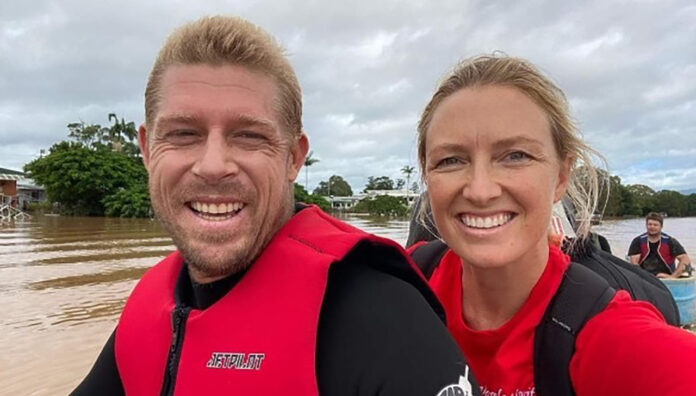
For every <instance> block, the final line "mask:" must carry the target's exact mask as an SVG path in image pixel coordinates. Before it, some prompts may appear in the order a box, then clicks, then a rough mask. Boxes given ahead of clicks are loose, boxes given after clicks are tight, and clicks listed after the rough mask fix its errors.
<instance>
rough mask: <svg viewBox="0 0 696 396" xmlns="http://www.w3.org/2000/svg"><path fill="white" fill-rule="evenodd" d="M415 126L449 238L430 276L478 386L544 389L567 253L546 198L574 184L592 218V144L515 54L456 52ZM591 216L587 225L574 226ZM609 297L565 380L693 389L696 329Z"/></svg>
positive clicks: (555, 93) (523, 391)
mask: <svg viewBox="0 0 696 396" xmlns="http://www.w3.org/2000/svg"><path fill="white" fill-rule="evenodd" d="M418 135H419V136H418V156H419V161H420V166H421V174H422V175H424V181H425V183H426V185H427V188H428V191H429V202H427V201H428V200H425V201H426V205H427V204H429V205H430V206H431V209H432V214H433V219H434V222H435V225H436V227H437V230H438V231H439V233H440V235H441V238H442V240H443V241H444V242H445V243H446V244H447V245H448V246H449V248H450V249H449V250H448V251H447V252H446V253H445V254H444V256H442V258H441V259H439V262H438V265H437V267H436V268H435V270H434V272H433V273H432V276H431V278H430V282H431V285H432V287H433V289H434V290H435V292H436V294H437V295H438V297H439V298H440V300H441V302H442V303H443V305H444V307H445V310H446V312H447V318H448V328H449V330H450V332H451V333H452V334H453V336H454V338H455V339H456V340H457V342H458V344H459V345H460V347H461V349H462V351H463V352H464V354H465V355H466V356H467V357H468V358H469V360H470V364H471V367H472V370H473V372H474V375H475V376H476V378H477V379H478V380H479V383H480V384H481V389H482V391H483V393H484V394H490V395H533V394H536V391H537V388H538V386H537V385H538V384H536V383H535V382H537V381H535V375H534V374H535V372H534V371H535V368H534V361H533V348H534V342H535V330H536V328H537V326H538V325H539V323H540V321H541V319H542V317H543V316H544V313H545V311H546V309H547V307H548V306H549V305H550V303H551V301H552V298H553V297H554V296H555V295H556V293H557V291H558V290H559V286H560V285H561V281H562V279H563V277H564V273H565V272H566V270H567V268H568V267H569V259H568V257H567V256H566V255H564V254H563V253H562V252H561V251H560V250H559V249H558V248H557V247H555V246H553V245H551V244H549V238H548V237H549V222H550V217H551V212H552V206H553V204H554V203H555V202H558V201H559V200H560V199H561V197H562V196H563V195H564V194H567V195H568V196H570V197H571V198H572V199H573V201H574V204H575V207H576V209H577V210H578V212H580V215H579V216H578V217H580V218H582V217H585V218H588V219H589V216H587V215H588V214H590V213H592V212H593V210H594V208H595V206H596V202H597V186H598V181H597V173H596V172H595V170H594V168H593V167H592V165H591V160H590V156H591V155H592V154H593V151H592V149H590V148H589V147H588V146H587V145H586V144H585V143H584V142H583V141H582V140H581V139H580V138H579V136H578V133H577V130H576V127H575V125H574V123H573V121H572V119H571V117H570V115H569V111H568V104H567V101H566V99H565V96H564V94H563V93H562V91H561V90H560V89H559V88H558V87H556V86H555V85H554V84H553V83H552V82H551V81H550V80H549V79H547V78H546V77H544V76H543V75H542V74H541V73H540V72H539V71H538V70H537V69H536V68H535V67H534V66H533V65H531V64H530V63H528V62H526V61H524V60H521V59H517V58H510V57H498V56H483V57H477V58H474V59H470V60H467V61H464V62H462V63H460V64H459V65H457V66H456V67H455V69H454V70H453V71H452V72H451V74H449V75H448V76H447V77H446V78H445V80H444V81H443V82H442V83H441V84H440V86H439V87H438V89H437V90H436V92H435V94H434V95H433V97H432V99H431V100H430V102H429V103H428V105H427V106H426V108H425V110H424V112H423V115H422V117H421V120H420V123H419V126H418ZM580 165H582V166H581V167H580ZM578 169H581V170H582V178H583V183H582V185H581V184H580V183H579V180H578V179H579V177H578V173H580V172H578ZM426 210H427V207H421V212H422V213H425V211H426ZM582 214H585V216H583V215H582ZM588 230H589V224H583V225H581V226H580V227H579V228H578V234H579V236H580V237H582V236H585V235H586V234H587V232H588ZM607 302H608V304H607V306H606V307H605V308H604V309H603V310H602V311H601V312H599V313H597V314H596V315H595V316H594V317H592V318H591V319H590V320H589V321H588V322H587V323H586V324H585V326H584V327H583V328H582V330H581V331H580V332H579V334H578V336H577V339H576V341H575V352H574V354H573V355H572V360H571V362H570V365H569V367H568V370H569V373H570V382H571V383H572V389H571V390H569V392H568V393H572V392H575V393H576V394H578V395H609V394H611V395H629V394H630V395H642V394H654V393H659V394H692V392H694V389H696V379H695V376H694V375H693V371H694V370H696V337H694V336H693V335H690V334H689V333H687V332H685V331H683V330H680V329H678V328H674V327H669V326H668V325H666V324H665V322H664V320H663V318H662V316H661V315H660V314H659V313H658V311H657V310H656V309H654V308H653V307H652V306H651V305H649V304H647V303H644V302H636V301H631V299H630V297H629V296H628V294H627V293H625V292H623V291H620V292H617V293H616V294H613V295H610V296H609V298H608V299H607Z"/></svg>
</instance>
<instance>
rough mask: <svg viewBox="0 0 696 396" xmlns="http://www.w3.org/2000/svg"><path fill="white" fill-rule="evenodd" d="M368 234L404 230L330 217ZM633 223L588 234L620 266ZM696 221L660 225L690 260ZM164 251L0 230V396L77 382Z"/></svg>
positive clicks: (105, 236) (636, 227)
mask: <svg viewBox="0 0 696 396" xmlns="http://www.w3.org/2000/svg"><path fill="white" fill-rule="evenodd" d="M339 217H341V218H342V219H343V220H345V221H348V222H349V223H351V224H353V225H354V226H356V227H359V228H361V229H363V230H366V231H368V232H372V233H375V234H378V235H380V236H384V237H387V238H391V239H394V240H396V241H398V242H399V243H404V242H405V241H406V236H407V232H408V221H407V220H403V219H402V220H397V219H390V218H385V217H370V216H359V215H344V216H339ZM643 229H644V225H643V220H642V219H635V220H624V221H607V222H604V223H603V224H602V225H601V226H599V227H598V228H597V230H598V231H599V232H601V233H602V234H604V235H606V236H607V238H608V239H609V241H610V242H611V244H612V248H613V250H614V252H615V254H616V255H618V256H622V255H624V254H625V252H626V250H627V249H628V245H629V243H630V241H631V238H633V236H635V235H637V234H639V233H640V232H642V230H643ZM695 230H696V218H691V219H666V223H665V231H666V232H668V233H672V234H673V236H675V237H677V238H679V240H680V241H681V242H682V244H683V245H684V247H685V248H686V249H687V251H688V252H689V253H691V254H692V257H693V255H695V254H696V252H694V251H693V249H694V248H696V232H694V231H695ZM173 249H174V246H173V245H172V242H171V239H169V237H167V235H165V233H164V232H163V230H162V229H161V227H160V226H159V224H158V223H157V222H155V221H152V220H142V219H104V218H71V217H34V218H32V219H31V220H28V221H26V222H21V223H19V222H18V223H14V224H7V223H4V224H2V223H0V305H1V306H2V307H3V308H4V309H5V310H8V309H9V314H7V313H5V314H4V315H2V317H1V319H0V390H1V391H0V393H2V394H12V395H14V394H18V395H25V394H33V395H54V394H66V393H68V392H69V391H70V390H71V389H72V388H73V387H74V386H75V385H76V384H77V383H78V382H79V381H80V380H81V379H82V377H83V376H84V375H85V374H86V373H87V371H88V369H89V367H90V366H91V364H92V362H93V361H94V359H95V358H96V356H97V354H98V352H99V350H100V349H101V347H102V345H103V344H104V342H105V341H106V339H107V338H108V336H109V334H110V333H111V331H112V330H113V328H114V325H115V324H116V321H117V319H118V315H119V313H120V312H121V309H122V307H123V304H124V303H125V300H126V297H127V296H128V294H129V293H130V291H131V289H132V288H133V286H134V285H135V283H136V281H137V279H138V278H139V277H140V276H141V275H142V274H143V272H144V271H145V270H146V269H147V268H149V267H150V266H152V265H153V264H154V263H155V262H157V261H158V260H159V259H160V258H162V257H164V256H165V255H166V254H167V253H169V252H171V251H172V250H173Z"/></svg>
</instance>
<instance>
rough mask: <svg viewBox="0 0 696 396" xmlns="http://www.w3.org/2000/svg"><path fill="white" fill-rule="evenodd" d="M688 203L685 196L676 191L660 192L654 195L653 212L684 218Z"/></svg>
mask: <svg viewBox="0 0 696 396" xmlns="http://www.w3.org/2000/svg"><path fill="white" fill-rule="evenodd" d="M688 209H689V203H688V201H687V199H686V196H684V195H682V194H681V193H680V192H678V191H671V190H662V191H660V192H658V193H657V194H655V212H661V213H667V214H668V215H669V216H686V214H687V212H688Z"/></svg>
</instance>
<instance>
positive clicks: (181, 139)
mask: <svg viewBox="0 0 696 396" xmlns="http://www.w3.org/2000/svg"><path fill="white" fill-rule="evenodd" d="M198 137H199V133H198V132H196V131H193V130H188V129H181V130H176V131H171V132H168V133H167V134H166V135H165V140H168V141H170V142H172V143H174V144H189V143H193V142H194V141H195V140H196V139H198Z"/></svg>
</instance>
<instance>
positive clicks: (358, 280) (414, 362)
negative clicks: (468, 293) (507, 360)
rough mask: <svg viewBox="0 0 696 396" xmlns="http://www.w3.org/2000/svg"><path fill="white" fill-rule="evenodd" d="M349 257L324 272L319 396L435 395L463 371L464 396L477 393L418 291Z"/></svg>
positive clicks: (447, 334)
mask: <svg viewBox="0 0 696 396" xmlns="http://www.w3.org/2000/svg"><path fill="white" fill-rule="evenodd" d="M349 261H350V260H345V259H344V261H342V262H339V263H335V264H334V265H333V266H332V267H331V269H330V272H329V280H328V285H327V290H326V295H325V298H324V304H323V306H322V311H321V316H320V320H319V329H318V336H317V380H318V385H319V390H320V394H321V395H325V396H326V395H330V396H343V395H346V396H348V395H351V396H355V395H382V396H391V395H394V396H396V395H414V396H419V395H432V396H435V395H438V394H439V392H440V391H441V390H443V388H445V387H447V386H448V385H451V384H457V383H458V381H459V380H460V376H462V377H464V376H465V375H466V374H468V376H467V377H465V378H466V379H467V380H468V381H470V384H469V385H470V386H471V387H472V390H473V393H472V394H473V395H480V393H479V387H478V385H477V384H476V383H475V381H474V380H473V378H472V377H473V376H472V374H471V373H470V372H468V369H467V367H466V363H465V361H464V358H463V357H462V355H461V352H460V350H459V348H458V346H457V345H456V343H455V342H454V341H453V340H452V338H451V337H450V335H449V333H448V332H447V329H446V328H445V326H444V325H443V323H442V322H441V321H440V319H439V318H438V316H437V315H436V314H435V313H434V311H433V310H432V309H431V307H430V305H428V303H427V302H426V300H425V299H424V298H423V296H422V295H421V294H420V292H418V291H417V290H416V288H415V287H413V286H412V285H410V284H409V283H407V282H405V281H403V280H401V279H399V278H397V277H395V276H392V275H389V274H386V273H384V272H382V271H380V270H377V269H375V268H372V267H370V266H368V265H360V264H356V263H351V262H349ZM444 394H459V393H444ZM463 394H466V393H463Z"/></svg>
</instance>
